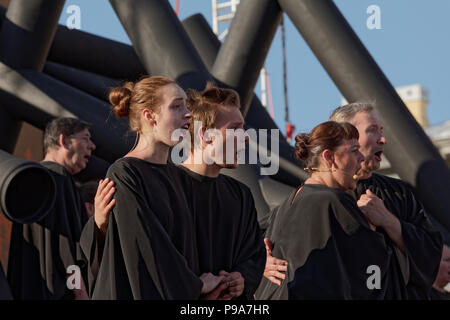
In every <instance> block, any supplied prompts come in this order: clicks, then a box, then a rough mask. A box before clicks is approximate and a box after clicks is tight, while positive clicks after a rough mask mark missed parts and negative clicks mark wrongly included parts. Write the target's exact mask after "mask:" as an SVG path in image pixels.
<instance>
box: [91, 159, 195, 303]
mask: <svg viewBox="0 0 450 320" xmlns="http://www.w3.org/2000/svg"><path fill="white" fill-rule="evenodd" d="M169 166H171V165H170V164H154V163H150V162H148V161H145V160H141V159H137V158H132V157H126V158H122V159H119V160H117V161H116V162H115V163H114V164H113V165H112V166H111V167H110V168H109V170H108V173H107V177H108V178H110V179H111V180H113V181H114V182H115V185H116V193H115V195H114V197H115V199H116V205H115V207H114V209H113V211H112V214H111V215H110V217H109V223H108V231H107V234H106V241H105V247H104V249H103V257H102V261H101V264H100V269H99V271H98V276H97V280H96V284H95V288H94V290H93V294H92V298H93V299H119V300H125V299H156V300H158V299H198V298H199V297H200V292H201V289H202V281H201V280H200V279H199V274H200V273H199V267H198V257H197V252H196V245H195V242H194V241H193V240H194V239H195V236H194V230H193V224H192V217H191V214H190V211H189V207H188V203H187V200H186V198H185V196H184V192H183V190H182V189H181V184H180V183H179V182H177V181H176V180H174V179H173V176H172V174H171V170H170V169H169V168H168V167H169ZM91 234H93V233H91ZM93 242H95V240H92V241H91V243H93Z"/></svg>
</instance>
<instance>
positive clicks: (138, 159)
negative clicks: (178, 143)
mask: <svg viewBox="0 0 450 320" xmlns="http://www.w3.org/2000/svg"><path fill="white" fill-rule="evenodd" d="M125 159H131V160H137V161H138V162H142V163H146V164H149V165H152V166H156V167H161V168H164V167H167V165H168V163H155V162H150V161H147V160H144V159H140V158H136V157H123V158H120V159H119V160H125Z"/></svg>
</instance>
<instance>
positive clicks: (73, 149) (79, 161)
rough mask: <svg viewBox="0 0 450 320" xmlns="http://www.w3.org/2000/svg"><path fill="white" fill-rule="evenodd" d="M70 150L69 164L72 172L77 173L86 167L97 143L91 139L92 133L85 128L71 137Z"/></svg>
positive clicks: (68, 155) (68, 154)
mask: <svg viewBox="0 0 450 320" xmlns="http://www.w3.org/2000/svg"><path fill="white" fill-rule="evenodd" d="M69 140H70V142H69V152H68V153H67V157H68V161H67V162H68V165H69V166H70V170H69V171H70V172H71V174H76V173H78V172H80V171H81V170H83V169H84V168H86V165H87V163H88V161H89V158H90V157H91V154H92V151H94V149H95V144H94V143H93V142H92V141H91V134H90V133H89V130H88V129H84V130H82V131H80V132H78V133H75V134H73V135H71V136H70V137H69Z"/></svg>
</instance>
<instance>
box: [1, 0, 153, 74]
mask: <svg viewBox="0 0 450 320" xmlns="http://www.w3.org/2000/svg"><path fill="white" fill-rule="evenodd" d="M5 14H6V9H5V8H3V7H1V6H0V24H1V23H2V22H3V20H4V18H5ZM48 60H49V61H53V62H56V63H59V64H63V65H67V66H70V67H73V68H76V69H80V70H86V71H89V72H92V73H96V74H99V75H104V76H107V77H110V78H116V79H120V80H129V81H133V80H137V79H139V77H141V76H143V75H146V74H147V73H149V72H150V71H149V72H147V71H146V70H145V68H144V67H143V66H142V64H141V62H140V61H139V58H138V56H137V55H136V52H135V51H134V49H133V47H132V46H130V45H127V44H124V43H121V42H118V41H114V40H111V39H107V38H104V37H100V36H97V35H94V34H91V33H88V32H84V31H81V30H76V29H69V28H67V27H66V26H63V25H58V27H57V30H56V33H55V36H54V39H53V43H52V44H51V47H50V51H49V53H48Z"/></svg>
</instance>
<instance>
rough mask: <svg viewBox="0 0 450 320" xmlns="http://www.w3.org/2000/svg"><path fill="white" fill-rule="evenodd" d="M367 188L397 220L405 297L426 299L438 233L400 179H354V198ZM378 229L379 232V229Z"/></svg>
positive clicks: (438, 256)
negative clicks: (403, 253) (404, 258)
mask: <svg viewBox="0 0 450 320" xmlns="http://www.w3.org/2000/svg"><path fill="white" fill-rule="evenodd" d="M367 189H370V190H371V191H372V192H373V193H374V194H375V195H377V196H378V197H379V198H381V199H382V200H383V202H384V205H385V206H386V208H387V209H388V210H389V211H390V212H391V213H393V214H395V215H396V216H397V218H398V219H399V221H400V223H401V228H402V237H403V241H404V244H405V249H406V251H407V252H406V254H407V261H408V265H409V279H408V281H407V292H408V295H407V297H408V299H428V293H429V291H430V289H431V286H432V285H433V282H434V280H435V278H436V275H437V271H438V268H439V262H440V259H441V254H442V236H441V235H440V233H439V231H437V229H436V228H435V227H434V226H433V225H432V224H431V222H430V220H429V219H428V217H427V215H426V213H425V211H424V208H423V206H422V204H421V203H420V202H419V201H417V200H416V198H415V197H414V194H413V192H412V190H411V188H410V187H409V186H408V185H407V184H406V183H404V182H403V181H401V180H399V179H394V178H390V177H386V176H383V175H380V174H376V173H372V175H371V177H370V178H368V179H365V180H360V181H358V185H357V188H356V190H355V196H356V198H357V199H359V198H360V197H361V195H362V194H364V193H366V190H367ZM380 232H382V233H383V231H382V230H380ZM383 235H384V236H385V238H386V241H388V242H389V241H390V239H389V237H387V236H386V234H385V233H383Z"/></svg>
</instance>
